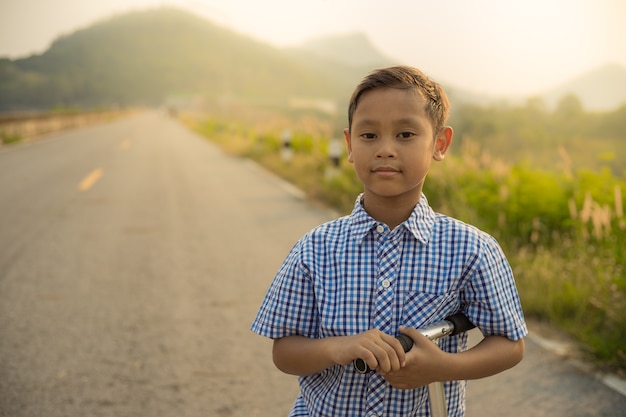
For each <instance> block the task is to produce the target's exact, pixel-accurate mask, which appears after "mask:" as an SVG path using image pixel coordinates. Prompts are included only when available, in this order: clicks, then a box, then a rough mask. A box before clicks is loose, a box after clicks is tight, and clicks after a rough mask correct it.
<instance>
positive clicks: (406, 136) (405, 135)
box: [398, 132, 415, 139]
mask: <svg viewBox="0 0 626 417" xmlns="http://www.w3.org/2000/svg"><path fill="white" fill-rule="evenodd" d="M413 136H415V133H413V132H402V133H400V134H399V135H398V137H399V138H401V139H410V138H412V137H413Z"/></svg>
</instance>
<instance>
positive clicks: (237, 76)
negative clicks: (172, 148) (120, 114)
mask: <svg viewBox="0 0 626 417" xmlns="http://www.w3.org/2000/svg"><path fill="white" fill-rule="evenodd" d="M346 91H347V88H346V87H345V86H343V85H342V84H341V83H340V82H338V81H337V77H329V76H327V75H325V74H321V73H320V72H319V71H318V70H317V69H315V68H312V67H310V66H307V65H304V64H303V63H302V62H301V61H300V60H299V59H297V58H296V57H294V56H292V55H291V54H289V53H287V52H286V51H281V50H279V49H277V48H273V47H271V46H268V45H265V44H263V43H260V42H257V41H255V40H253V39H251V38H248V37H245V36H242V35H239V34H237V33H235V32H232V31H229V30H227V29H224V28H222V27H219V26H217V25H215V24H213V23H211V22H209V21H207V20H204V19H202V18H199V17H197V16H195V15H193V14H190V13H188V12H184V11H181V10H178V9H174V8H159V9H153V10H148V11H140V12H133V13H129V14H125V15H120V16H115V17H113V18H110V19H107V20H103V21H101V22H99V23H96V24H94V25H93V26H91V27H89V28H86V29H83V30H80V31H77V32H75V33H73V34H71V35H69V36H65V37H62V38H59V39H57V40H56V41H55V42H54V43H53V44H52V45H51V47H50V48H49V49H48V50H47V51H46V52H44V53H43V54H41V55H35V56H31V57H28V58H24V59H17V60H9V59H6V58H5V59H0V111H7V110H25V109H45V108H49V107H52V106H87V107H93V106H109V105H116V104H117V105H136V104H147V105H158V104H160V103H162V102H163V101H164V100H165V99H167V97H170V96H173V95H174V96H181V95H187V96H203V97H205V98H221V97H222V98H223V97H236V98H243V99H249V100H257V101H264V100H279V99H286V98H292V97H306V98H314V99H329V98H334V97H336V96H337V95H338V94H347V92H346Z"/></svg>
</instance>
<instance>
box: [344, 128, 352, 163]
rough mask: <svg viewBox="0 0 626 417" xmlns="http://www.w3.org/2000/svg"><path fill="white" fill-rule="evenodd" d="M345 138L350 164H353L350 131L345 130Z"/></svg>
mask: <svg viewBox="0 0 626 417" xmlns="http://www.w3.org/2000/svg"><path fill="white" fill-rule="evenodd" d="M343 136H344V137H345V138H346V149H347V150H348V162H350V163H352V162H353V160H352V139H351V137H350V130H349V129H348V128H345V129H344V130H343Z"/></svg>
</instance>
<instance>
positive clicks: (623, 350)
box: [186, 114, 626, 373]
mask: <svg viewBox="0 0 626 417" xmlns="http://www.w3.org/2000/svg"><path fill="white" fill-rule="evenodd" d="M248 116H249V115H248ZM239 117H240V119H238V120H233V119H230V118H224V117H216V118H201V119H197V118H196V119H187V120H186V122H187V123H188V124H189V125H191V126H192V127H193V128H195V129H196V130H197V131H198V132H200V133H201V134H203V135H204V136H206V137H207V138H209V139H210V140H212V141H213V142H216V143H217V144H219V145H220V146H221V147H222V148H223V149H224V150H225V151H227V152H229V153H231V154H235V155H240V156H244V157H249V158H252V159H254V160H256V161H257V162H259V163H260V164H262V165H263V166H265V167H267V168H268V169H270V170H271V171H273V172H275V173H276V174H277V175H279V176H281V177H283V178H285V179H286V180H288V181H290V182H291V183H293V184H294V185H296V186H298V187H299V188H301V189H302V190H305V192H306V193H307V196H308V197H309V198H311V199H315V200H316V201H321V202H323V203H325V204H327V205H329V206H331V207H333V208H335V209H337V210H338V211H339V212H340V213H344V214H346V213H349V212H350V211H351V210H352V207H353V204H354V199H355V198H356V196H357V195H358V193H360V192H361V190H362V186H361V184H360V182H359V181H358V180H357V178H356V175H355V174H354V172H353V169H352V166H351V165H350V164H349V163H347V161H345V156H344V157H343V158H342V162H341V163H340V165H339V167H333V166H332V164H331V163H330V160H329V158H328V157H327V150H328V146H329V138H330V137H332V136H333V133H334V132H335V130H334V129H333V128H332V126H331V125H330V124H326V125H325V124H324V123H322V122H320V123H313V122H312V121H311V120H309V121H299V122H296V123H293V122H291V123H290V122H289V121H288V120H284V119H277V118H273V119H272V118H267V117H263V118H258V117H253V119H255V120H262V122H259V123H255V122H251V121H250V120H249V119H248V121H243V120H246V117H245V115H244V116H242V115H241V114H240V115H239ZM272 121H273V122H272ZM287 128H289V129H290V130H291V131H292V132H294V133H293V137H292V146H293V149H294V155H293V158H292V159H291V160H290V161H289V162H286V161H285V160H283V159H282V158H281V153H280V149H281V146H282V139H281V133H282V132H283V130H284V129H287ZM335 136H336V135H335ZM608 175H610V174H608ZM623 189H624V190H626V185H625V183H624V182H623V181H621V180H617V179H615V178H612V177H610V176H609V177H607V173H606V172H601V173H598V174H595V173H589V172H583V173H582V174H579V175H578V176H576V175H575V174H573V173H572V172H568V173H567V175H565V174H564V173H562V172H561V173H558V172H556V173H555V172H547V171H543V170H538V169H533V168H531V167H528V166H523V165H516V166H512V165H507V164H504V163H502V162H501V161H498V160H497V159H495V158H493V157H491V156H490V155H488V154H487V153H485V152H483V151H481V150H480V149H479V147H478V146H477V145H475V144H472V143H471V142H466V143H465V144H464V148H463V149H461V151H460V152H459V155H458V156H454V155H449V156H448V157H447V158H446V162H445V163H443V164H437V165H435V166H434V167H433V169H431V172H430V174H429V178H428V180H427V181H426V186H425V193H426V195H427V196H428V197H429V202H430V203H431V205H432V206H433V208H435V210H437V211H440V212H443V213H446V214H448V215H451V216H453V217H456V218H459V219H461V220H463V221H466V222H468V223H472V224H475V225H476V226H478V227H480V228H481V229H483V230H485V231H487V232H489V233H491V234H492V235H494V236H495V237H496V238H497V239H498V240H499V242H500V244H501V245H502V247H503V250H504V251H505V253H506V254H507V257H508V258H509V261H510V263H511V266H512V268H513V271H514V273H515V276H516V280H517V283H518V289H519V293H520V297H521V300H522V305H523V308H524V311H525V314H526V315H527V316H528V317H529V318H534V319H537V320H540V321H542V322H546V323H549V324H551V325H553V326H556V327H558V328H560V329H562V330H564V331H566V332H567V333H569V334H570V335H571V336H572V337H574V338H575V340H577V341H578V343H579V344H580V346H581V347H582V348H583V350H584V351H586V352H587V353H588V355H589V357H590V358H592V359H594V360H595V361H596V363H597V364H598V366H599V367H602V368H605V369H610V370H612V371H617V372H622V373H626V270H625V266H624V265H626V258H625V257H626V226H625V225H624V223H625V222H624V213H623V205H622V203H623V201H622V198H623V197H622V190H623ZM611 202H612V203H613V204H610V203H611Z"/></svg>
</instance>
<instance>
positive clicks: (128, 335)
mask: <svg viewBox="0 0 626 417" xmlns="http://www.w3.org/2000/svg"><path fill="white" fill-rule="evenodd" d="M0 196H1V197H0V213H1V215H0V416H10V417H40V416H45V417H61V416H64V417H65V416H81V417H82V416H115V417H135V416H137V417H144V416H150V417H153V416H155V417H156V416H163V417H184V416H189V417H200V416H216V417H227V416H236V417H238V416H243V417H251V416H258V417H270V416H271V417H274V416H281V415H286V413H287V410H288V409H289V407H290V404H291V402H292V401H293V398H294V397H295V395H296V393H297V391H298V387H297V383H296V379H295V378H294V377H291V376H287V375H283V374H281V373H280V372H278V371H277V370H275V369H274V367H273V365H272V362H271V354H270V348H271V344H270V342H269V341H267V340H265V339H263V338H261V337H258V336H256V335H254V334H252V333H251V332H250V331H249V330H248V328H249V325H250V323H251V321H252V320H253V318H254V315H255V313H256V311H257V308H258V306H259V304H260V302H261V300H262V298H263V296H264V294H265V291H266V289H267V287H268V285H269V283H270V281H271V279H272V277H273V276H274V273H275V272H276V269H277V268H278V266H279V265H280V263H281V262H282V260H283V258H284V256H285V255H286V253H287V251H288V250H289V249H290V248H291V246H292V245H293V243H294V242H295V241H296V240H297V239H298V238H299V237H300V236H301V235H302V234H303V233H305V232H306V231H307V230H309V229H310V228H312V227H313V226H315V225H317V224H319V223H321V222H323V221H326V220H329V219H330V218H332V216H333V214H332V213H331V212H329V211H328V210H325V209H323V208H321V207H316V206H315V205H311V204H308V203H306V202H305V201H303V200H302V199H301V198H299V196H298V193H296V192H294V190H293V189H291V188H290V187H288V186H287V185H286V184H285V183H284V182H282V181H281V180H279V179H277V178H276V177H274V176H272V175H270V174H268V173H267V172H265V171H264V170H262V169H260V168H259V167H257V166H256V165H254V164H252V163H250V162H249V161H246V160H242V159H239V158H235V157H231V156H226V155H224V154H223V153H222V152H221V151H220V150H218V149H217V148H216V147H215V146H213V145H211V144H210V143H209V142H207V141H206V140H204V139H202V138H200V137H199V136H197V135H195V134H193V133H191V132H190V131H188V130H187V129H186V128H184V127H183V126H181V125H180V124H178V123H177V122H176V121H175V120H172V119H170V118H168V117H167V116H165V115H162V114H159V113H146V114H142V115H139V116H135V117H132V118H128V119H124V120H118V121H115V122H110V123H107V124H102V125H99V126H91V127H84V128H80V129H76V130H73V131H68V132H64V133H60V134H56V135H52V136H48V137H46V138H42V139H41V140H38V141H34V142H30V143H26V144H19V145H15V146H5V147H3V148H0ZM468 397H469V399H468V411H469V413H468V415H470V416H471V415H480V416H483V417H489V416H518V415H524V416H551V417H555V416H619V415H626V414H624V410H626V399H625V397H624V396H622V395H620V394H618V393H617V392H616V391H614V390H611V389H609V388H607V387H606V385H604V384H602V383H600V382H599V381H598V380H597V379H594V378H593V377H591V376H590V375H589V374H587V373H585V372H582V371H580V370H579V369H578V368H576V367H572V366H570V364H569V363H568V362H567V361H563V360H561V359H560V358H559V357H558V356H555V355H554V354H553V353H551V352H550V351H546V350H544V349H543V348H541V347H540V346H538V345H536V344H535V343H534V342H533V341H532V340H529V342H528V354H527V357H526V358H525V359H524V361H523V362H522V364H521V365H520V366H518V367H517V368H515V369H513V370H511V371H508V372H505V373H503V374H501V375H498V376H497V377H494V378H490V379H487V380H482V381H473V382H470V386H469V392H468Z"/></svg>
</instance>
